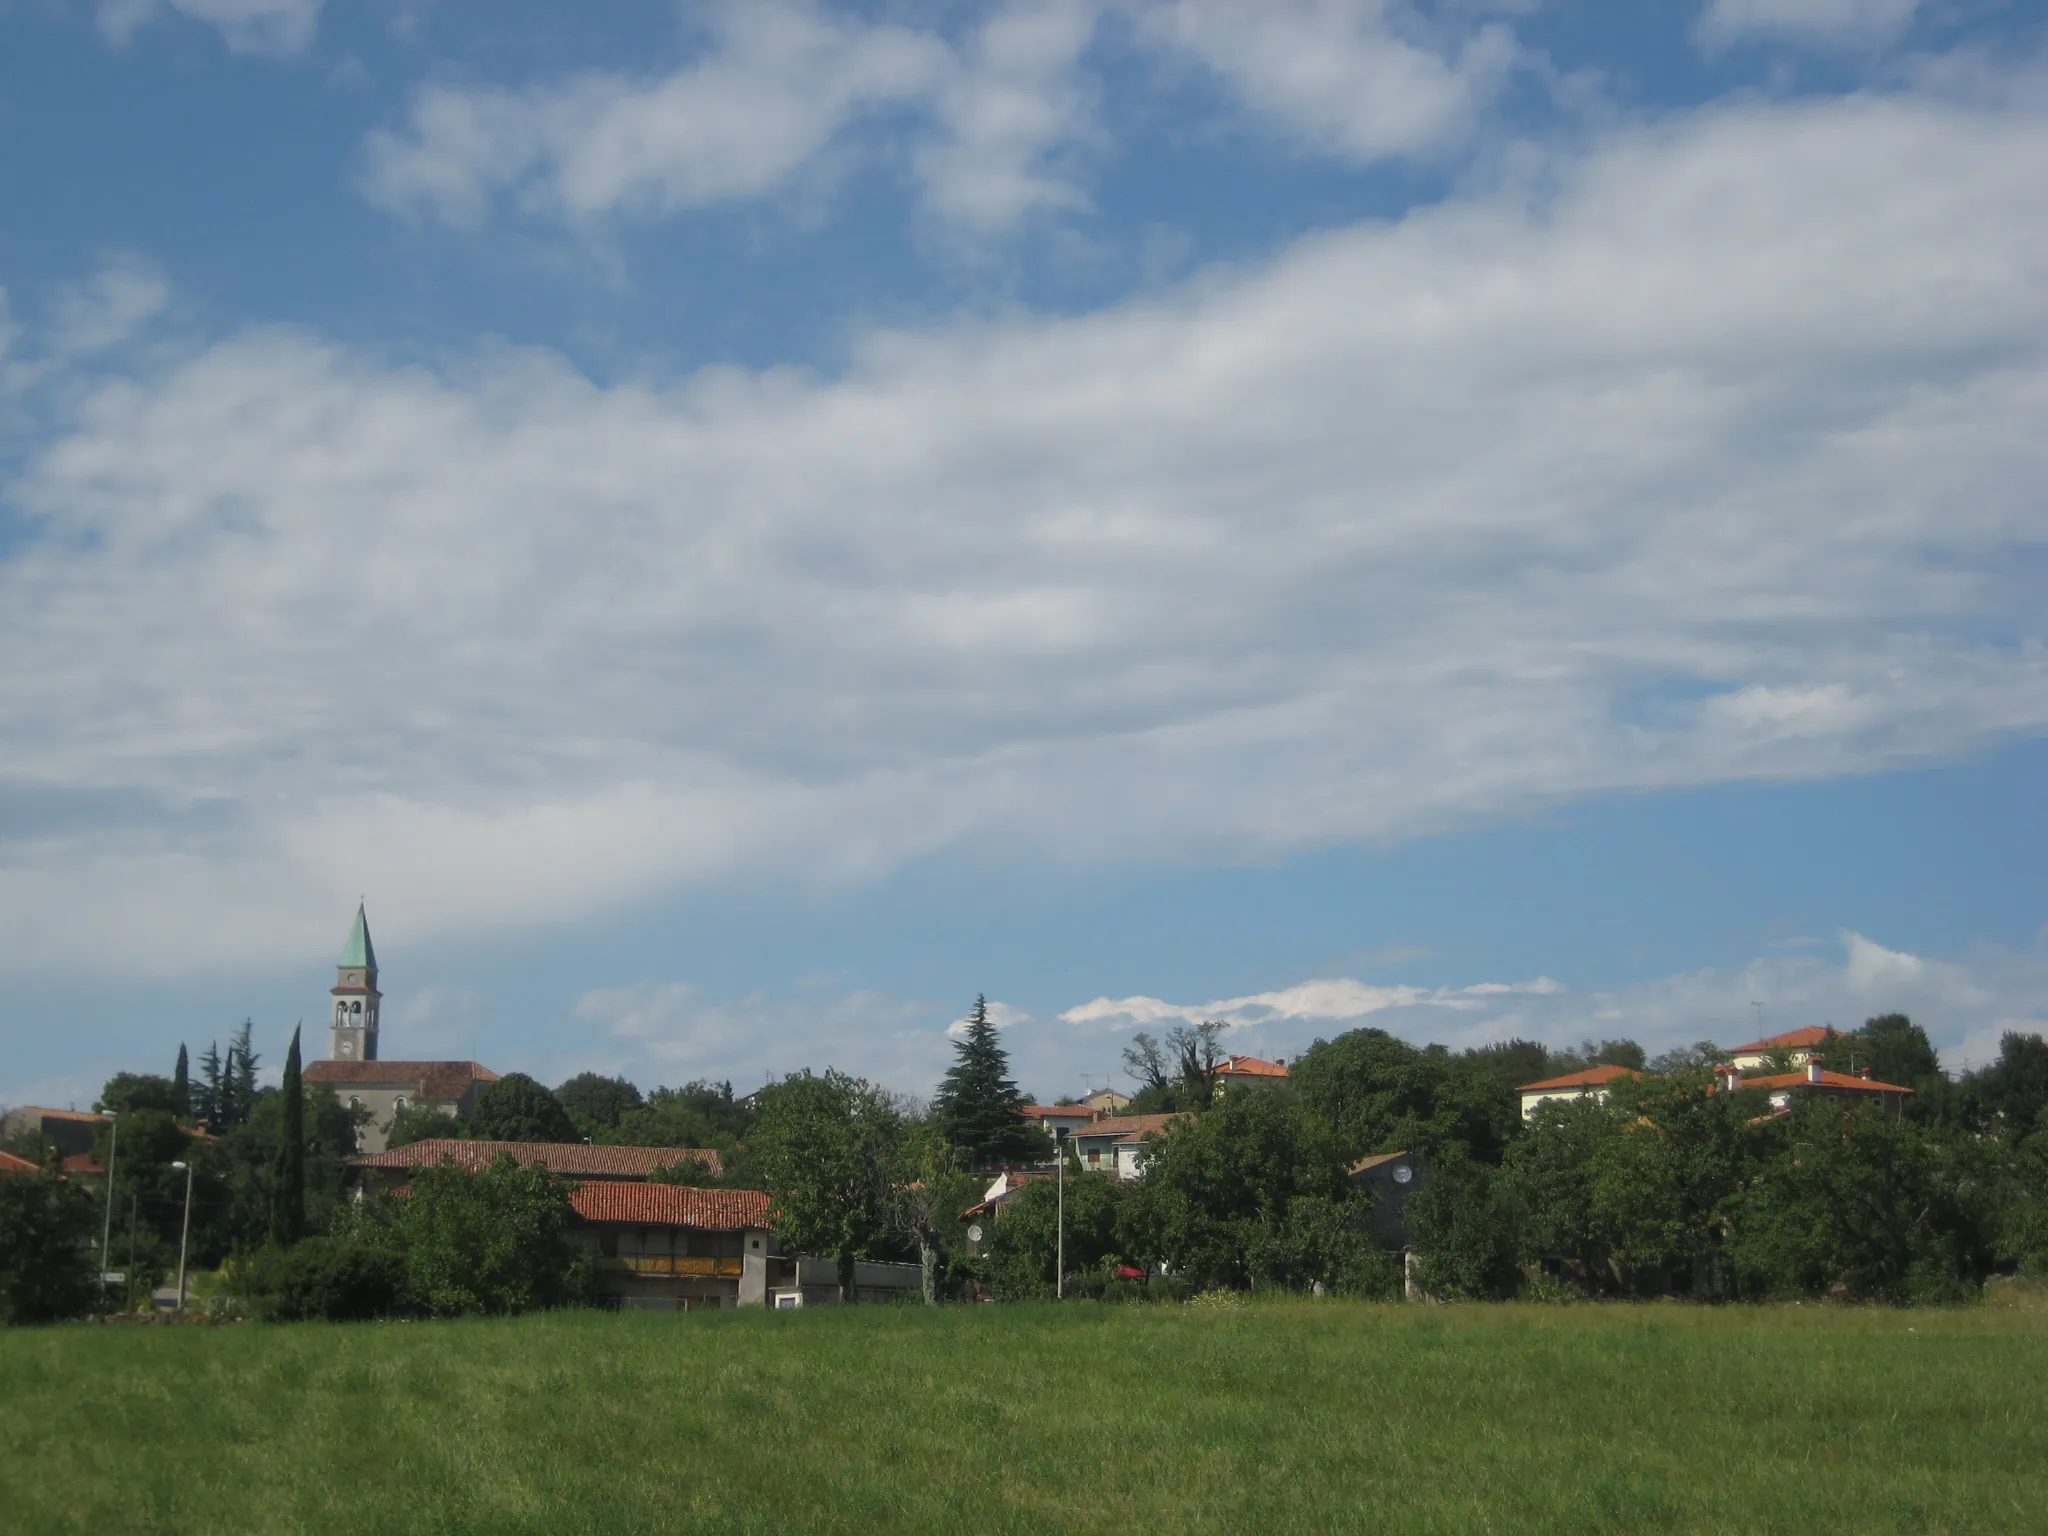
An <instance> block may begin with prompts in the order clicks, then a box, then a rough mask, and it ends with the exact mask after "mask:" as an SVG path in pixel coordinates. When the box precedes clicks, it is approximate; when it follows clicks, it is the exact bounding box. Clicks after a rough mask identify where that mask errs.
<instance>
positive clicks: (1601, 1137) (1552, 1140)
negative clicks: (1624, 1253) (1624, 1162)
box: [1500, 1099, 1622, 1293]
mask: <svg viewBox="0 0 2048 1536" xmlns="http://www.w3.org/2000/svg"><path fill="white" fill-rule="evenodd" d="M1620 1134H1622V1130H1621V1127H1620V1125H1619V1124H1618V1123H1617V1121H1616V1118H1615V1116H1614V1115H1613V1114H1611V1113H1610V1112H1609V1111H1608V1110H1607V1108H1606V1106H1604V1105H1602V1104H1598V1103H1596V1102H1594V1101H1593V1100H1591V1099H1574V1100H1562V1101H1556V1102H1552V1103H1549V1104H1545V1105H1544V1106H1543V1107H1542V1108H1541V1109H1539V1110H1537V1112H1536V1117H1535V1119H1534V1120H1532V1121H1531V1122H1530V1123H1529V1129H1528V1134H1526V1135H1525V1136H1523V1137H1522V1138H1521V1139H1520V1140H1518V1141H1517V1142H1516V1143H1515V1145H1514V1146H1513V1147H1512V1148H1510V1149H1509V1151H1508V1154H1507V1157H1506V1159H1505V1160H1504V1161H1503V1163H1502V1165H1501V1185H1500V1191H1501V1194H1502V1196H1503V1198H1504V1200H1505V1202H1506V1207H1507V1208H1511V1209H1512V1210H1513V1211H1514V1212H1515V1214H1516V1218H1517V1219H1516V1229H1517V1232H1516V1235H1517V1241H1518V1246H1519V1256H1520V1258H1521V1259H1522V1261H1523V1262H1524V1263H1525V1264H1530V1265H1544V1266H1555V1267H1556V1268H1557V1269H1558V1270H1559V1271H1560V1272H1561V1273H1562V1274H1563V1275H1564V1276H1565V1278H1566V1279H1568V1280H1569V1281H1570V1282H1571V1283H1573V1284H1575V1285H1576V1286H1578V1287H1579V1288H1580V1289H1582V1290H1585V1291H1588V1292H1592V1293H1600V1292H1605V1291H1610V1290H1613V1289H1615V1288H1616V1287H1617V1285H1618V1282H1619V1277H1618V1276H1617V1275H1616V1274H1614V1273H1613V1272H1612V1269H1611V1264H1612V1261H1613V1258H1614V1254H1615V1247H1616V1244H1615V1241H1614V1238H1613V1236H1612V1234H1611V1233H1610V1232H1609V1231H1608V1229H1607V1227H1606V1225H1605V1224H1604V1222H1603V1221H1602V1220H1601V1216H1600V1213H1599V1212H1598V1211H1596V1208H1595V1204H1594V1198H1593V1192H1594V1185H1595V1182H1596V1181H1597V1179H1598V1178H1599V1176H1600V1172H1601V1160H1602V1157H1603V1155H1604V1153H1605V1152H1606V1149H1607V1145H1608V1143H1609V1141H1610V1140H1612V1139H1613V1138H1614V1137H1616V1136H1618V1135H1620Z"/></svg>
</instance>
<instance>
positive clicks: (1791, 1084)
mask: <svg viewBox="0 0 2048 1536" xmlns="http://www.w3.org/2000/svg"><path fill="white" fill-rule="evenodd" d="M1742 1086H1743V1087H1744V1088H1838V1089H1843V1090H1845V1091H1847V1092H1850V1093H1907V1094H1909V1093H1911V1092H1912V1091H1913V1090H1912V1089H1910V1088H1901V1087H1900V1086H1899V1085H1898V1084H1897V1083H1880V1082H1878V1081H1876V1080H1875V1079H1874V1078H1868V1077H1851V1076H1850V1075H1849V1074H1848V1073H1846V1072H1828V1071H1825V1070H1823V1071H1822V1073H1821V1074H1820V1077H1819V1079H1818V1080H1817V1081H1816V1080H1815V1079H1814V1078H1812V1077H1809V1076H1808V1075H1807V1074H1806V1072H1805V1070H1804V1069H1802V1070H1800V1071H1797V1072H1779V1073H1776V1074H1774V1075H1772V1076H1770V1077H1745V1078H1743V1079H1742Z"/></svg>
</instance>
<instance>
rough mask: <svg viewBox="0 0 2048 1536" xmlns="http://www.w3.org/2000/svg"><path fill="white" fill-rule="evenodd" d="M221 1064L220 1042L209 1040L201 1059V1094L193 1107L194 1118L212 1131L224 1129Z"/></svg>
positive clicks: (199, 1093)
mask: <svg viewBox="0 0 2048 1536" xmlns="http://www.w3.org/2000/svg"><path fill="white" fill-rule="evenodd" d="M221 1083H222V1077H221V1064H220V1042H219V1041H218V1040H209V1041H208V1042H207V1045H206V1054H205V1055H204V1056H201V1057H200V1058H199V1092H198V1095H197V1096H196V1102H195V1103H194V1104H193V1106H192V1114H193V1117H194V1118H195V1119H197V1120H201V1121H203V1122H205V1124H206V1128H207V1129H208V1130H211V1131H219V1130H221V1129H223V1127H224V1122H223V1121H222V1119H221Z"/></svg>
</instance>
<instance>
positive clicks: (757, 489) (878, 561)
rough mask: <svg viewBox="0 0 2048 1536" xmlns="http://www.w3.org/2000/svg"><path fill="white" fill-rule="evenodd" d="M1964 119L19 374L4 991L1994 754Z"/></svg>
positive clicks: (2015, 387) (2045, 362) (2021, 245)
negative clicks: (1045, 863)
mask: <svg viewBox="0 0 2048 1536" xmlns="http://www.w3.org/2000/svg"><path fill="white" fill-rule="evenodd" d="M2008 97H2009V99H2004V98H2002V99H2001V100H1999V101H1993V102H1981V103H1979V102H1971V101H1967V100H1958V99H1954V98H1942V99H1936V98H1932V97H1927V96H1919V95H1913V94H1903V93H1902V94H1893V95H1865V96H1857V97H1851V98H1845V99H1835V100H1826V101H1803V102H1787V103H1760V102H1746V103H1743V104H1740V105H1736V106H1730V107H1721V108H1714V109H1709V110H1703V111H1700V112H1697V113H1695V114H1693V115H1691V116H1689V117H1685V118H1682V119H1677V120H1673V121H1670V122H1667V123H1664V124H1660V125H1658V126H1655V127H1649V128H1641V129H1631V130H1628V131H1625V132H1622V131H1618V132H1615V133H1613V134H1612V135H1610V136H1608V137H1606V138H1604V139H1602V140H1601V141H1599V142H1598V143H1597V144H1596V145H1595V146H1594V147H1593V148H1591V149H1589V150H1587V151H1586V152H1585V153H1583V154H1580V155H1575V156H1572V157H1569V158H1563V159H1559V160H1557V161H1555V162H1553V163H1552V164H1550V165H1549V166H1548V167H1547V168H1546V169H1545V171H1544V174H1543V175H1542V176H1540V177H1539V178H1537V180H1536V182H1535V183H1534V184H1522V183H1513V184H1505V185H1495V186H1491V187H1487V188H1484V189H1480V190H1475V191H1473V192H1472V193H1470V194H1468V195H1466V196H1464V197H1462V198H1460V199H1457V200H1454V201H1452V202H1449V203H1446V204H1443V205H1440V206H1435V207H1430V208H1426V209H1421V210H1418V211H1416V212H1414V213H1411V214H1409V215H1407V216H1406V217H1404V218H1401V219H1399V220H1396V221H1392V222H1387V223H1380V224H1372V225H1366V226H1361V227H1358V228H1353V229H1346V230H1338V231H1333V232H1330V233H1327V234H1324V235H1320V236H1317V237H1314V238H1310V239H1307V240H1304V241H1301V242H1300V243H1298V244H1296V245H1295V246H1293V247H1292V248H1290V249H1288V250H1286V251H1284V252H1283V253H1281V254H1280V255H1278V256H1277V257H1276V258H1275V259H1273V260H1271V261H1269V262H1266V263H1264V264H1260V265H1254V266H1246V267H1243V268H1238V269H1232V270H1226V271H1215V272H1210V273H1206V274H1203V275H1200V276H1198V277H1197V278H1196V279H1195V280H1193V281H1191V282H1190V283H1188V284H1187V285H1185V286H1184V287H1182V288H1180V289H1177V290H1175V291H1172V292H1168V293H1164V294H1160V295H1156V296H1151V297H1146V298H1142V299H1138V300H1134V301H1131V302H1128V303H1124V304H1122V305H1119V306H1117V307H1113V308H1109V309H1105V310H1102V311H1100V312H1098V313H1094V314H1089V315H1085V316H1080V317H1076V318H1055V319H1049V318H1037V317H1017V318H1010V319H1003V320H979V319H975V318H972V317H969V318H963V319H961V320H959V321H957V322H954V323H950V324H944V325H938V326H934V327H933V328H931V329H928V330H925V331H919V332H904V331H895V332H876V333H872V334H869V335H868V336H866V337H865V338H864V339H863V340H862V341H861V342H860V343H859V344H858V346H857V347H856V349H855V351H854V353H853V355H852V357H851V358H850V360H849V361H848V363H847V365H846V367H845V368H844V369H843V371H841V372H840V373H838V374H836V375H834V376H831V377H824V376H820V375H818V374H815V373H810V372H806V371H801V370H794V369H769V370H759V371H748V370H742V369H733V368H711V369H705V370H702V371H700V372H697V373H693V374H690V375H687V376H685V377H681V378H677V379H673V380H661V379H650V380H640V381H626V382H620V383H615V384H599V383H596V382H593V381H592V380H590V379H588V378H586V377H583V376H581V375H580V374H578V373H577V372H576V371H574V370H573V369H572V368H570V367H569V366H568V365H567V364H566V363H565V362H564V361H563V360H562V359H561V358H560V357H558V356H556V355H553V354H550V353H548V352H545V351H514V350H483V351H480V352H478V353H476V354H474V355H471V356H468V357H461V358H449V359H444V360H442V361H441V362H439V363H438V364H436V365H434V366H423V365H421V366H399V365H395V364H392V363H388V362H385V361H383V360H380V359H379V358H377V357H375V356H373V355H369V354H366V353H364V352H362V351H358V350H353V349H350V348H347V347H343V346H339V345H336V344H334V343H332V342H329V341H327V340H324V339H322V338H321V337H319V336H317V335H312V334H308V333H305V332H301V331H291V330H278V329H260V328H259V329H253V330H248V331H243V332H238V333H234V334H230V335H226V336H223V337H221V338H219V339H218V340H217V341H215V342H213V343H212V344H210V345H207V346H205V347H203V348H201V349H199V350H197V351H193V352H188V353H185V354H183V355H181V356H180V357H178V358H177V359H175V360H174V361H172V362H169V363H155V362H152V363H148V364H143V363H136V364H133V365H132V366H124V367H113V366H111V365H109V364H107V363H100V364H88V363H79V364H77V365H75V367H76V368H80V369H83V368H88V367H96V368H99V369H100V370H101V371H99V372H97V373H92V372H75V373H74V374H73V375H72V376H71V379H70V383H69V384H68V385H67V387H66V389H65V390H64V391H61V392H59V393H60V394H61V397H62V399H63V400H64V401H65V402H69V403H66V404H64V405H63V406H62V407H61V412H60V417H59V421H58V425H57V427H56V428H55V429H54V430H53V432H52V433H51V435H50V437H49V439H48V441H47V443H46V445H45V446H43V447H42V448H40V449H39V450H37V451H36V452H34V453H33V454H32V455H31V456H30V458H29V459H28V461H27V462H26V464H25V466H24V467H23V468H22V469H21V470H20V472H19V473H18V474H17V475H16V476H15V477H14V478H13V479H12V480H11V481H10V482H9V483H8V484H7V486H6V488H5V493H4V494H5V497H6V501H7V503H8V506H9V508H10V509H11V511H12V512H13V514H14V515H15V516H16V517H17V518H18V519H20V520H22V526H23V527H24V528H25V529H26V530H27V533H26V539H25V542H23V543H21V544H20V545H18V546H17V547H15V548H14V549H13V550H12V551H11V552H10V553H9V554H8V555H7V556H6V557H5V559H4V562H0V653H4V654H5V655H6V656H7V657H8V658H9V660H10V666H9V667H8V668H7V669H6V671H5V673H4V675H0V765H4V766H0V810H4V812H5V813H6V814H5V815H4V816H0V971H6V972H24V971H30V970H42V971H55V972H60V973H61V972H66V971H69V970H72V969H75V968H79V967H89V968H91V969H93V970H95V971H104V972H109V973H112V974H116V975H119V974H134V975H151V974H164V973H169V972H176V971H181V970H183V971H193V970H198V969H201V968H204V967H207V966H212V965H217V964H221V963H242V962H248V961H255V960H262V961H265V962H268V963H275V961H276V960H277V958H278V957H279V956H281V955H286V954H295V953H304V954H323V953H324V951H325V949H326V948H327V946H328V944H329V942H330V941H331V933H330V929H331V928H332V925H333V921H334V918H333V914H334V912H335V911H337V910H345V909H346V906H347V904H348V903H349V902H352V901H353V900H354V899H355V897H356V895H357V894H358V893H359V892H363V891H368V892H370V893H371V895H372V899H373V901H374V902H375V903H376V906H377V910H378V911H379V912H380V914H383V915H384V918H385V920H386V921H388V922H390V923H392V924H397V925H402V926H403V927H404V928H405V929H406V930H407V931H410V932H412V933H415V934H417V935H420V936H421V938H422V939H424V938H427V937H430V936H432V935H435V934H446V933H468V932H481V931H491V930H504V929H507V928H517V927H518V926H520V925H522V924H537V923H549V922H558V921H561V920H564V919H565V918H571V917H576V916H582V915H586V914H590V913H593V912H598V911H603V910H606V909H607V908H608V907H611V906H614V905H616V904H618V903H621V902H624V901H628V900H632V899H635V898H639V897H643V896H645V895H647V894H649V893H652V892H658V891H663V890H671V889H676V888H679V887H682V886H686V885H691V884H702V883H706V882H736V881H749V882H761V881H770V882H778V881H789V880H823V881H841V880H857V879H860V878H862V877H864V876H866V875H868V874H871V873H873V872H875V871H878V870H883V869H887V868H891V867H894V866H896V865H898V864H900V863H901V862H902V861H904V860H906V859H910V858H913V857H916V856H918V855H920V854H924V853H929V852H932V851H934V850H940V849H947V848H957V847H960V846H963V845H972V846H975V847H978V848H986V849H989V850H1001V851H1002V852H1003V855H1004V856H1005V857H1020V858H1029V859H1039V860H1054V861H1064V862H1068V863H1071V864H1074V865H1079V866H1086V865H1088V864H1091V863H1108V862H1129V861H1151V860H1160V859H1185V858H1190V857H1194V858H1234V857H1264V856H1270V855H1273V854H1279V853H1285V852H1287V851H1288V850H1294V849H1301V848H1306V847H1312V846H1318V845H1324V844H1328V843H1332V842H1336V841H1342V840H1360V839H1395V838H1403V837H1413V836H1417V835H1423V834H1427V833H1430V832H1434V831H1438V830H1441V829H1446V828H1452V827H1461V826H1469V825H1473V824H1475V823H1479V822H1484V821H1488V820H1492V819H1498V818H1502V817H1511V816H1517V815H1522V814H1526V813H1528V812H1529V811H1530V810H1532V809H1533V808H1536V807H1540V806H1542V805H1545V804H1549V803H1554V802H1557V801H1560V800H1563V799H1567V798H1570V797H1574V796H1583V795H1589V794H1594V793H1599V792H1606V791H1616V790H1623V791H1627V790H1649V789H1656V788H1661V787H1666V786H1677V785H1692V784H1702V783H1710V782H1718V781H1728V780H1739V779H1754V778H1789V777H1801V776H1818V775H1830V774H1839V773H1845V772H1860V771H1869V770H1874V769H1879V768H1884V767H1888V766H1892V765H1897V764H1902V763H1909V762H1917V761H1926V760H1929V759H1933V758H1942V757H1949V756H1955V755H1960V754H1964V753H1969V752H1973V751H1977V750H1980V749H1982V748H1984V747H1986V746H1988V745H1990V744H1992V743H1995V742H1998V741H2001V740H2005V739H2009V738H2012V737H2015V736H2019V735H2024V734H2031V733H2038V732H2039V731H2041V730H2043V729H2044V728H2048V636H2044V634H2043V612H2044V610H2043V607H2042V605H2041V603H2040V586H2039V580H2038V569H2039V566H2038V560H2037V559H2036V555H2037V553H2038V551H2039V549H2040V548H2041V547H2042V544H2043V541H2044V539H2048V507H2044V504H2043V498H2042V492H2041V487H2042V486H2043V485H2048V439H2044V437H2043V434H2042V433H2041V432H2040V430H2039V426H2040V422H2041V421H2042V419H2044V414H2048V212H2044V208H2043V204H2042V202H2041V200H2040V198H2039V197H2038V195H2037V193H2038V182H2039V169H2040V166H2041V165H2042V164H2043V163H2048V124H2044V120H2043V117H2042V114H2041V112H2040V110H2039V108H2038V106H2037V105H2035V104H2033V103H2032V101H2030V100H2029V99H2028V98H2027V97H2026V93H2025V92H2015V93H2008ZM121 355H123V354H120V353H119V352H118V351H117V352H116V353H115V354H112V356H115V357H118V356H121Z"/></svg>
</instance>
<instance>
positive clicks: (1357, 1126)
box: [1289, 1029, 1455, 1160]
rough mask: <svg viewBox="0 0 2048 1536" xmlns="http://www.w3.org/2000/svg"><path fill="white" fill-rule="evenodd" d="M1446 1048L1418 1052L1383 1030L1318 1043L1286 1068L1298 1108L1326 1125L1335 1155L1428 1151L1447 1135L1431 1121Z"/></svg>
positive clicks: (1446, 1058) (1352, 1156)
mask: <svg viewBox="0 0 2048 1536" xmlns="http://www.w3.org/2000/svg"><path fill="white" fill-rule="evenodd" d="M1449 1067H1450V1055H1449V1053H1448V1052H1445V1051H1441V1050H1436V1051H1420V1050H1417V1049H1416V1048H1415V1047H1414V1046H1412V1045H1410V1044H1409V1043H1408V1042H1407V1041H1405V1040H1398V1039H1396V1038H1395V1037H1394V1036H1392V1035H1390V1034H1388V1033H1387V1032H1386V1031H1385V1030H1381V1029H1354V1030H1350V1031H1347V1032H1346V1033H1344V1034H1341V1035H1339V1036H1338V1037H1337V1038H1336V1039H1334V1040H1327V1041H1326V1040H1318V1041H1316V1043H1315V1044H1314V1045H1312V1046H1310V1047H1309V1048H1308V1050H1307V1051H1305V1052H1304V1053H1303V1054H1302V1055H1301V1056H1299V1057H1297V1058H1296V1059H1295V1061H1294V1062H1293V1063H1292V1065H1291V1066H1290V1067H1289V1071H1290V1073H1291V1075H1292V1079H1293V1083H1294V1087H1295V1091H1296V1093H1297V1094H1298V1095H1299V1096H1300V1101H1301V1104H1302V1106H1303V1108H1304V1109H1306V1110H1307V1111H1308V1112H1309V1113H1311V1114H1313V1115H1314V1116H1315V1117H1316V1118H1317V1119H1318V1120H1320V1121H1321V1122H1322V1123H1323V1124H1324V1125H1326V1126H1327V1127H1329V1129H1330V1132H1331V1134H1332V1135H1333V1136H1334V1137H1335V1138H1336V1144H1337V1151H1338V1155H1339V1156H1340V1157H1342V1158H1344V1159H1347V1160H1355V1159H1357V1158H1359V1157H1363V1156H1366V1155H1367V1154H1369V1153H1374V1152H1409V1151H1416V1152H1422V1151H1434V1150H1435V1149H1436V1147H1437V1146H1438V1145H1439V1144H1440V1143H1442V1142H1444V1141H1445V1140H1447V1139H1455V1138H1453V1137H1451V1135H1450V1131H1449V1128H1448V1127H1446V1126H1441V1125H1439V1123H1438V1120H1437V1095H1438V1090H1439V1088H1440V1087H1441V1086H1442V1084H1443V1081H1444V1079H1445V1077H1446V1075H1447V1073H1448V1071H1449Z"/></svg>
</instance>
